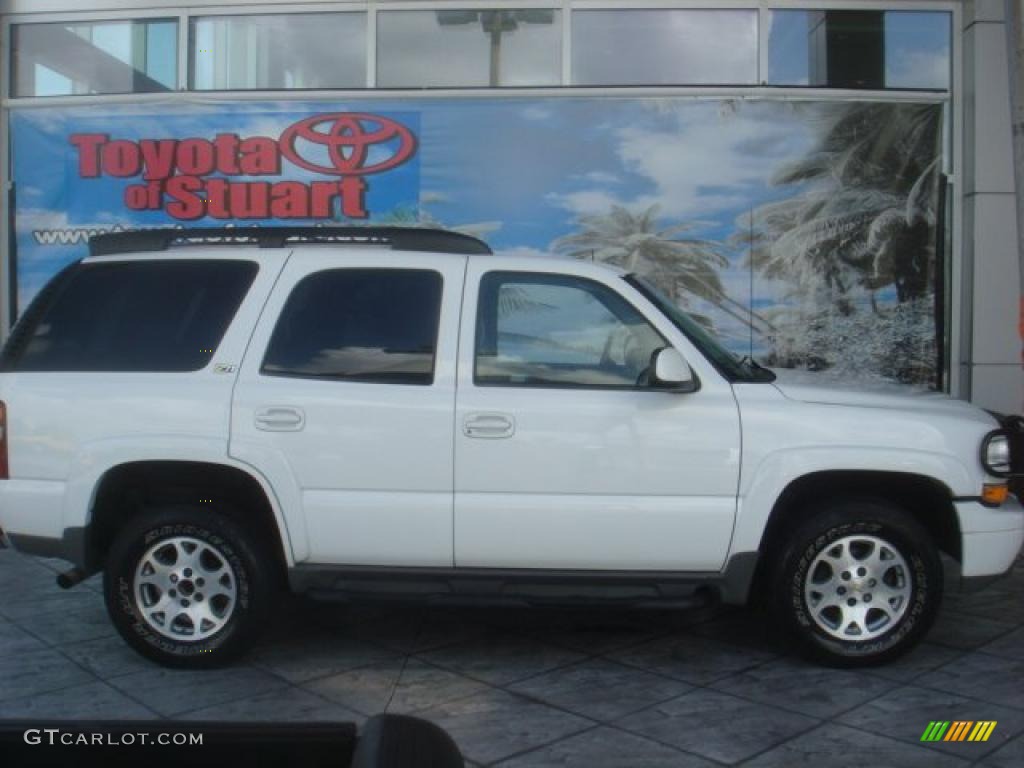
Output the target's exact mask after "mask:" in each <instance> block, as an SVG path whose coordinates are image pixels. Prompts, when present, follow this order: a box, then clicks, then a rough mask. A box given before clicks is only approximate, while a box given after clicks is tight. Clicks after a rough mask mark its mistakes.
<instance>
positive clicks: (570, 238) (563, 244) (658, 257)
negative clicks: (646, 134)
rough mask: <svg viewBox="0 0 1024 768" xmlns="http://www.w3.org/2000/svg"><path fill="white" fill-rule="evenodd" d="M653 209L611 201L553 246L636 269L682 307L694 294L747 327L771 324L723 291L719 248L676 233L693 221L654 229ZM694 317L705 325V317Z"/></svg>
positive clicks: (583, 218) (655, 209)
mask: <svg viewBox="0 0 1024 768" xmlns="http://www.w3.org/2000/svg"><path fill="white" fill-rule="evenodd" d="M658 211H659V207H658V206H657V205H652V206H650V207H648V208H647V209H646V210H644V211H642V212H639V213H633V212H631V211H629V210H628V209H626V208H624V207H623V206H620V205H613V206H612V207H611V209H610V210H609V212H608V213H607V214H603V215H597V214H594V215H587V216H580V217H579V218H578V219H577V220H576V223H577V225H578V226H579V231H578V232H576V233H574V234H571V235H565V236H563V237H560V238H558V239H557V240H555V242H554V243H553V244H552V248H553V250H555V251H556V252H558V253H563V254H567V255H569V256H572V257H574V258H577V259H590V260H592V261H600V262H605V263H608V264H614V265H616V266H619V267H622V268H623V269H626V270H628V271H630V272H636V273H638V274H641V275H643V276H644V277H646V278H647V279H649V280H650V281H651V282H652V283H654V284H655V285H656V286H657V287H658V288H659V289H660V290H661V291H663V292H664V293H665V294H666V295H667V296H669V298H671V299H672V300H673V301H675V302H676V303H677V304H679V306H681V307H683V308H684V309H689V308H690V303H691V299H692V297H694V296H696V297H697V298H699V299H703V300H704V301H707V302H709V303H710V304H712V305H713V306H715V307H717V308H718V309H720V310H721V311H722V312H724V313H725V314H727V315H729V316H730V317H732V318H734V319H735V320H738V321H739V322H740V323H742V324H744V325H746V326H747V327H755V323H758V324H760V325H762V326H766V327H768V328H770V327H771V326H770V324H769V323H768V322H767V321H766V320H765V319H764V318H762V317H760V316H758V315H757V314H756V313H753V312H752V311H751V310H750V309H749V308H748V307H745V306H743V305H742V304H740V303H739V302H737V301H735V300H733V299H731V298H729V296H727V295H726V292H725V288H724V287H723V285H722V280H721V278H720V277H719V274H718V270H720V269H723V268H725V267H727V266H728V265H729V261H728V259H726V257H725V255H724V254H723V253H722V250H721V247H720V246H719V245H718V244H717V243H715V242H713V241H710V240H700V239H696V238H687V237H681V235H683V234H684V233H685V232H687V231H689V230H690V229H692V228H693V225H692V224H677V225H674V226H670V227H665V228H661V229H659V228H658V223H657V222H658ZM691 314H692V313H691ZM693 317H694V319H695V320H698V321H700V322H701V323H702V324H704V325H705V326H708V327H710V325H711V323H710V320H709V319H708V318H706V317H702V316H700V315H696V314H693Z"/></svg>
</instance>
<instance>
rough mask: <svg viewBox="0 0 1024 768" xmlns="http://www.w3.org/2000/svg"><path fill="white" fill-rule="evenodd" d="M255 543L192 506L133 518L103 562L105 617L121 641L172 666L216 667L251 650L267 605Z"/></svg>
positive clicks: (227, 522) (230, 524)
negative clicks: (247, 649)
mask: <svg viewBox="0 0 1024 768" xmlns="http://www.w3.org/2000/svg"><path fill="white" fill-rule="evenodd" d="M261 559H263V563H264V565H266V563H267V560H266V559H265V558H260V557H259V556H258V555H257V545H256V542H255V541H254V540H252V538H251V537H250V536H248V535H247V534H246V533H245V532H244V531H243V530H242V529H241V528H239V527H238V526H237V525H235V524H234V523H233V522H231V521H230V520H228V519H226V518H224V517H221V516H218V515H216V514H211V513H210V512H207V511H205V510H198V509H193V508H191V507H176V508H165V509H162V510H159V511H154V512H151V513H149V514H145V515H143V516H142V517H139V518H137V519H134V520H131V521H130V522H129V523H128V524H127V525H126V526H125V528H124V529H123V530H122V531H121V532H120V533H119V534H118V536H117V538H116V539H115V541H114V544H113V546H112V547H111V550H110V555H109V557H108V559H107V567H106V571H105V573H104V580H103V591H104V596H105V598H106V604H107V611H108V613H109V614H110V617H111V619H112V621H113V623H114V626H115V627H116V628H117V630H118V631H119V632H120V633H121V636H122V637H123V638H124V639H125V641H126V642H127V643H128V644H129V645H131V646H132V647H133V648H134V649H135V650H136V651H138V652H139V653H141V654H142V655H144V656H146V657H148V658H150V659H153V660H154V661H156V662H159V663H160V664H163V665H165V666H170V667H189V668H204V667H214V666H219V665H221V664H224V663H226V662H227V661H229V660H231V659H233V658H235V657H236V656H237V655H238V654H240V653H241V652H242V651H243V650H245V648H246V647H247V646H248V644H249V642H250V640H251V639H252V637H253V636H254V634H255V630H256V628H257V627H258V626H259V624H260V623H261V621H260V619H261V616H262V614H263V612H264V611H265V609H266V607H267V604H268V601H269V597H270V595H269V589H268V586H269V585H268V580H267V578H266V576H265V574H264V573H263V571H262V569H261V567H260V561H261Z"/></svg>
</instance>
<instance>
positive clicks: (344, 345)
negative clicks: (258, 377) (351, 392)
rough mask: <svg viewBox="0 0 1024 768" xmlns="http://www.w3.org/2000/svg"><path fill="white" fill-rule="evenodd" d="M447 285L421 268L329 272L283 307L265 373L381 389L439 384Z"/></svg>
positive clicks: (304, 284)
mask: <svg viewBox="0 0 1024 768" xmlns="http://www.w3.org/2000/svg"><path fill="white" fill-rule="evenodd" d="M441 290H442V279H441V275H440V274H439V273H437V272H433V271H430V270H419V269H332V270H325V271H323V272H317V273H315V274H312V275H309V276H307V277H305V278H303V279H302V280H301V281H300V282H299V284H298V285H296V286H295V289H294V290H293V291H292V293H291V295H290V296H289V297H288V301H287V302H286V303H285V306H284V309H283V310H282V311H281V317H280V318H279V319H278V322H277V326H276V327H275V328H274V334H273V336H272V337H271V339H270V344H269V346H268V347H267V354H266V357H264V359H263V367H262V369H261V370H262V372H263V373H265V374H270V375H277V376H301V377H315V378H325V379H338V380H346V381H363V382H374V383H379V384H420V385H428V384H431V383H433V381H434V353H435V350H436V348H437V328H438V320H439V318H440V315H441Z"/></svg>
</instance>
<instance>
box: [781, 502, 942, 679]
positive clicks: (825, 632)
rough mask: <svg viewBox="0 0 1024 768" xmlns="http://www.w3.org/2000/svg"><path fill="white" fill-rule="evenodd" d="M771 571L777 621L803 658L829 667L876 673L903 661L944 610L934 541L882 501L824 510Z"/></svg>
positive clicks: (788, 546)
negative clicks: (899, 659)
mask: <svg viewBox="0 0 1024 768" xmlns="http://www.w3.org/2000/svg"><path fill="white" fill-rule="evenodd" d="M771 565H773V566H774V574H773V579H772V582H771V586H772V595H771V604H772V607H773V612H774V614H775V617H776V620H777V621H778V623H779V624H780V625H781V626H782V628H783V629H784V630H785V631H787V632H788V633H789V634H790V635H791V636H792V637H793V638H794V640H795V641H796V644H797V646H798V649H799V650H800V651H801V653H802V654H803V655H805V656H807V657H810V658H813V659H815V660H817V661H820V662H823V663H825V664H828V665H830V666H838V667H858V666H871V665H876V664H882V663H885V662H887V661H891V660H892V659H895V658H897V657H898V656H900V655H902V654H904V653H906V652H907V651H909V650H910V649H911V648H913V647H914V646H915V645H916V644H917V643H918V642H920V641H921V639H922V638H923V637H924V635H925V633H927V631H928V629H929V628H930V627H931V625H932V623H933V622H934V621H935V617H936V615H937V613H938V609H939V605H940V603H941V602H942V588H943V585H942V575H943V571H942V562H941V560H940V559H939V553H938V550H937V549H936V547H935V543H934V542H933V541H932V538H931V536H930V535H929V534H928V531H926V530H925V529H924V528H923V527H922V526H921V524H920V523H918V522H917V521H916V520H915V519H914V518H913V517H912V516H911V515H910V514H909V513H908V512H906V511H905V510H903V509H901V508H900V507H898V506H896V505H894V504H891V503H890V502H888V501H884V500H881V499H870V498H863V499H848V500H837V501H834V502H831V503H828V504H827V505H825V506H824V507H823V508H822V509H821V511H820V512H818V513H817V514H815V515H814V516H813V517H811V518H810V519H809V520H807V521H806V522H805V523H803V524H802V525H801V526H800V527H799V528H798V529H797V530H796V531H795V532H794V533H793V534H792V535H791V536H789V537H788V539H787V541H786V542H785V543H784V544H783V545H782V546H781V547H780V548H779V550H778V558H777V559H776V560H774V562H772V563H771Z"/></svg>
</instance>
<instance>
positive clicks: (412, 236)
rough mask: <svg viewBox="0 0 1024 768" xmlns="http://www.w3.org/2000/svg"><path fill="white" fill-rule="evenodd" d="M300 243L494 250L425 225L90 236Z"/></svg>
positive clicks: (98, 238) (122, 247) (114, 246)
mask: <svg viewBox="0 0 1024 768" xmlns="http://www.w3.org/2000/svg"><path fill="white" fill-rule="evenodd" d="M301 243H338V244H345V245H384V246H390V247H391V249H392V250H395V251H427V252H430V253H464V254H489V253H493V251H492V250H491V249H490V247H489V246H488V245H487V243H485V242H483V241H482V240H479V239H477V238H475V237H472V236H471V235H464V234H462V233H461V232H451V231H448V230H445V229H429V228H426V227H197V228H194V229H188V228H184V229H146V230H138V231H133V232H105V233H103V234H99V235H93V237H91V238H89V253H90V255H92V256H106V255H109V254H114V253H137V252H139V251H166V250H167V249H168V248H169V247H170V246H172V245H256V246H259V247H260V248H283V247H285V246H288V245H298V244H301Z"/></svg>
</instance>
